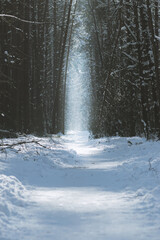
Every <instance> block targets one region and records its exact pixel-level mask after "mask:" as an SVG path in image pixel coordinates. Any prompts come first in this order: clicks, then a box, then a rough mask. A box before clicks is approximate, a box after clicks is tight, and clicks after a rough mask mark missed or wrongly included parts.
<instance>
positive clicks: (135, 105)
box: [86, 0, 160, 137]
mask: <svg viewBox="0 0 160 240" xmlns="http://www.w3.org/2000/svg"><path fill="white" fill-rule="evenodd" d="M86 9H87V11H88V12H89V14H90V15H91V16H92V19H91V18H90V23H88V24H90V26H91V27H90V28H87V29H88V31H89V33H90V52H91V58H90V69H91V75H92V82H93V92H94V100H93V102H94V104H93V105H94V106H95V107H94V112H95V114H94V115H93V118H92V122H91V129H92V130H93V132H94V133H95V134H108V135H115V134H120V135H123V136H124V135H125V136H126V135H128V136H134V135H137V134H145V136H146V137H149V135H150V134H151V133H157V134H160V72H159V71H160V69H159V66H160V65H159V63H160V45H159V44H160V42H159V41H158V36H159V23H160V22H159V21H160V19H159V17H160V16H159V14H160V11H159V2H158V0H153V1H151V0H135V1H131V0H116V1H110V0H98V1H95V0H92V1H91V0H88V7H87V8H86ZM91 22H92V23H91ZM96 116H98V117H96Z"/></svg>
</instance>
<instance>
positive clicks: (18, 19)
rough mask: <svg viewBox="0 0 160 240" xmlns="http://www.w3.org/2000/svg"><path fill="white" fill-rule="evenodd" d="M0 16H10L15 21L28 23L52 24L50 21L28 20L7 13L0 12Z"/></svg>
mask: <svg viewBox="0 0 160 240" xmlns="http://www.w3.org/2000/svg"><path fill="white" fill-rule="evenodd" d="M0 17H1V18H12V19H15V20H17V21H20V22H23V23H29V24H52V22H38V21H30V20H25V19H22V18H19V17H16V16H14V15H9V14H0Z"/></svg>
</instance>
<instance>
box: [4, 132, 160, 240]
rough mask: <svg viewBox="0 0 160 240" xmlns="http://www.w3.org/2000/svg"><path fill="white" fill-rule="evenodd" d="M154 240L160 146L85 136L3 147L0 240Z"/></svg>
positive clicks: (159, 204) (159, 207)
mask: <svg viewBox="0 0 160 240" xmlns="http://www.w3.org/2000/svg"><path fill="white" fill-rule="evenodd" d="M7 144H8V145H7ZM2 145H3V146H2ZM9 145H12V147H11V146H9ZM159 236H160V142H156V141H155V142H154V141H146V140H145V139H143V138H139V137H134V138H121V137H111V138H101V139H96V140H95V139H88V134H87V133H77V135H74V134H68V135H66V136H62V137H57V136H52V137H46V138H37V137H34V136H26V137H19V138H18V139H10V140H9V139H4V140H3V141H1V147H0V240H22V239H23V240H39V239H41V240H159V239H160V237H159Z"/></svg>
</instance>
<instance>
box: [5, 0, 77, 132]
mask: <svg viewBox="0 0 160 240" xmlns="http://www.w3.org/2000/svg"><path fill="white" fill-rule="evenodd" d="M74 4H75V3H74V1H72V0H68V1H56V0H54V1H50V0H42V1H39V0H35V1H31V0H16V1H14V2H13V1H7V0H2V1H1V2H0V128H1V129H11V130H13V131H20V132H26V133H29V132H32V133H37V134H44V133H49V132H57V131H60V130H62V129H61V122H62V119H61V118H62V113H61V112H62V111H61V106H60V103H61V102H63V101H62V98H63V94H62V93H63V88H64V74H63V72H64V69H63V68H64V64H65V58H66V50H67V43H68V38H69V31H70V28H71V23H70V20H71V16H72V13H73V11H72V10H73V6H74Z"/></svg>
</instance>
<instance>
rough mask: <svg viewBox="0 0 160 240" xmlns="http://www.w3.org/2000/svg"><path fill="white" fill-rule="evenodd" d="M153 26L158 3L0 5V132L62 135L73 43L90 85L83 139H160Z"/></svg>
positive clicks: (7, 0) (101, 0)
mask: <svg viewBox="0 0 160 240" xmlns="http://www.w3.org/2000/svg"><path fill="white" fill-rule="evenodd" d="M159 24H160V8H159V1H158V0H134V1H131V0H86V1H83V0H65V1H60V0H52V1H51V0H41V1H40V0H35V1H31V0H14V1H12V0H1V1H0V129H1V130H2V131H3V130H8V131H13V132H20V133H27V134H29V133H33V134H36V135H45V134H47V133H58V132H62V133H64V132H65V128H66V127H65V108H66V81H67V77H68V66H69V63H70V61H72V59H71V58H72V54H70V53H71V51H72V49H73V48H74V46H75V45H76V44H77V43H76V42H77V37H78V39H80V41H79V44H80V46H79V48H78V51H79V54H80V53H82V52H84V53H85V56H86V57H87V69H88V73H89V77H88V81H90V85H88V86H89V89H88V92H89V94H90V96H91V106H90V107H89V109H88V112H89V125H88V129H89V131H91V132H92V133H93V135H94V136H102V135H105V136H113V135H120V136H136V135H137V136H145V137H146V138H150V137H151V136H152V135H157V136H160V37H159V32H160V27H159V26H160V25H159ZM82 25H83V33H82V32H81V31H80V30H81V26H82ZM77 34H78V36H77ZM77 54H78V53H77ZM72 64H74V63H72ZM86 81H87V80H86ZM73 118H74V116H73Z"/></svg>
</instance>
